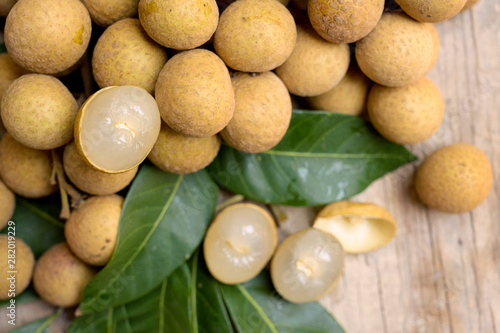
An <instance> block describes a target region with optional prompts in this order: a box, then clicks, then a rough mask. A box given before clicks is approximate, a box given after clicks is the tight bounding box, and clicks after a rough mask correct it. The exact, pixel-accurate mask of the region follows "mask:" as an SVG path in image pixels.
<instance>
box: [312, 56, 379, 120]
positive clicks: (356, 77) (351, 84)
mask: <svg viewBox="0 0 500 333" xmlns="http://www.w3.org/2000/svg"><path fill="white" fill-rule="evenodd" d="M370 83H371V81H370V79H368V78H367V77H366V76H365V75H364V74H363V72H362V71H361V70H360V69H359V67H358V66H357V65H356V64H351V66H350V68H349V70H348V71H347V74H346V75H345V76H344V78H343V79H342V81H340V82H339V84H337V85H336V86H335V87H333V89H330V90H329V91H327V92H326V93H324V94H321V95H319V96H314V97H309V98H308V101H309V104H310V105H311V106H312V108H313V109H315V110H326V111H331V112H338V113H345V114H350V115H353V116H359V115H360V114H361V113H362V112H363V111H365V110H366V99H367V95H368V89H369V88H370Z"/></svg>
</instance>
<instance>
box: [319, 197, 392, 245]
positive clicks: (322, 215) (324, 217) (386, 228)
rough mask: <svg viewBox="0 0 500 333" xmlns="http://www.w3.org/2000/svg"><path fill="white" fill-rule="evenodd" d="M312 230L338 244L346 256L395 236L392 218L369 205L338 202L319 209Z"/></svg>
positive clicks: (386, 241) (384, 210)
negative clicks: (328, 235) (326, 235)
mask: <svg viewBox="0 0 500 333" xmlns="http://www.w3.org/2000/svg"><path fill="white" fill-rule="evenodd" d="M313 227H314V228H316V229H319V230H322V231H324V232H326V233H329V234H331V235H332V236H334V237H335V238H337V239H338V240H339V242H340V243H341V244H342V247H343V248H344V250H345V251H346V252H347V253H363V252H369V251H373V250H376V249H378V248H380V247H382V246H384V245H386V244H388V243H389V242H390V241H391V240H392V239H393V238H394V236H395V235H396V230H397V225H396V220H395V219H394V217H393V216H392V215H391V214H390V213H389V212H388V211H387V210H386V209H385V208H384V207H381V206H378V205H375V204H372V203H360V202H348V201H339V202H334V203H332V204H329V205H328V206H326V207H325V208H323V209H322V210H321V211H320V212H319V214H318V216H317V217H316V220H315V221H314V225H313Z"/></svg>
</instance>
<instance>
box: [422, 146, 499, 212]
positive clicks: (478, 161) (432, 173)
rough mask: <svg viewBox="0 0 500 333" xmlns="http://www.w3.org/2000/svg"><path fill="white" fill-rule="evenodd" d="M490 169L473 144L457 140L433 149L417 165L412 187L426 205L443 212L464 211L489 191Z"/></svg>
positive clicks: (488, 162)
mask: <svg viewBox="0 0 500 333" xmlns="http://www.w3.org/2000/svg"><path fill="white" fill-rule="evenodd" d="M492 184H493V172H492V168H491V163H490V161H489V159H488V157H487V156H486V155H485V154H484V153H483V152H482V151H481V150H480V149H479V148H477V147H475V146H473V145H470V144H466V143H457V144H453V145H450V146H446V147H444V148H441V149H438V150H436V151H435V152H434V153H432V154H431V155H430V156H429V157H427V158H426V159H425V161H424V162H423V163H422V165H420V167H419V168H418V169H417V173H416V175H415V190H416V191H417V194H418V196H419V198H420V200H421V201H422V202H423V203H424V204H425V205H427V206H429V207H430V208H433V209H437V210H440V211H443V212H447V213H465V212H469V211H471V210H473V209H474V208H476V207H477V206H479V204H481V203H482V202H483V201H484V200H486V198H487V197H488V194H489V193H490V190H491V187H492Z"/></svg>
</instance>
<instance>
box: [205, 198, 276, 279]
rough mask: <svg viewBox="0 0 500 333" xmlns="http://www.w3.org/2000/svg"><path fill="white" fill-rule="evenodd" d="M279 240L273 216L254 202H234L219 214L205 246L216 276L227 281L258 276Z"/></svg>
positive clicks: (210, 268)
mask: <svg viewBox="0 0 500 333" xmlns="http://www.w3.org/2000/svg"><path fill="white" fill-rule="evenodd" d="M277 242H278V234H277V229H276V225H275V224H274V220H273V218H272V217H271V216H270V215H269V213H268V212H267V211H265V210H264V209H262V208H260V207H258V206H256V205H254V204H236V205H232V206H230V207H228V208H226V209H224V210H223V211H222V212H220V213H219V215H217V217H216V218H215V220H214V221H213V222H212V224H211V225H210V227H209V229H208V231H207V234H206V236H205V241H204V245H203V250H204V255H205V261H206V263H207V266H208V269H209V270H210V272H211V273H212V275H213V276H214V277H215V278H216V279H217V280H219V281H221V282H223V283H226V284H236V283H242V282H245V281H248V280H250V279H252V278H254V277H255V276H256V275H257V274H259V272H260V271H261V270H262V269H263V268H264V266H265V265H266V264H267V262H268V261H269V259H270V258H271V255H272V254H273V252H274V250H275V248H276V244H277Z"/></svg>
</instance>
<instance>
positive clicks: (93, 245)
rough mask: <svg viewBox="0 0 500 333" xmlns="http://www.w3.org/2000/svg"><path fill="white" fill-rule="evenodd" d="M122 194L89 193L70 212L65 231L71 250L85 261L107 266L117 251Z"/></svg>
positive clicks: (90, 263)
mask: <svg viewBox="0 0 500 333" xmlns="http://www.w3.org/2000/svg"><path fill="white" fill-rule="evenodd" d="M122 206H123V198H122V197H121V196H119V195H116V194H113V195H107V196H97V197H90V198H88V199H86V200H85V201H84V202H83V203H82V204H81V205H80V206H78V208H77V209H75V210H73V211H72V212H71V215H70V217H69V219H68V221H67V222H66V224H65V226H64V234H65V236H66V241H67V242H68V246H69V247H70V249H71V251H73V253H74V254H76V256H77V257H78V258H80V259H81V260H83V261H84V262H86V263H87V264H89V265H93V266H104V265H106V264H107V263H108V261H109V260H110V259H111V256H112V255H113V253H114V251H115V246H116V238H117V236H118V223H119V221H120V215H121V213H122Z"/></svg>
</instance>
